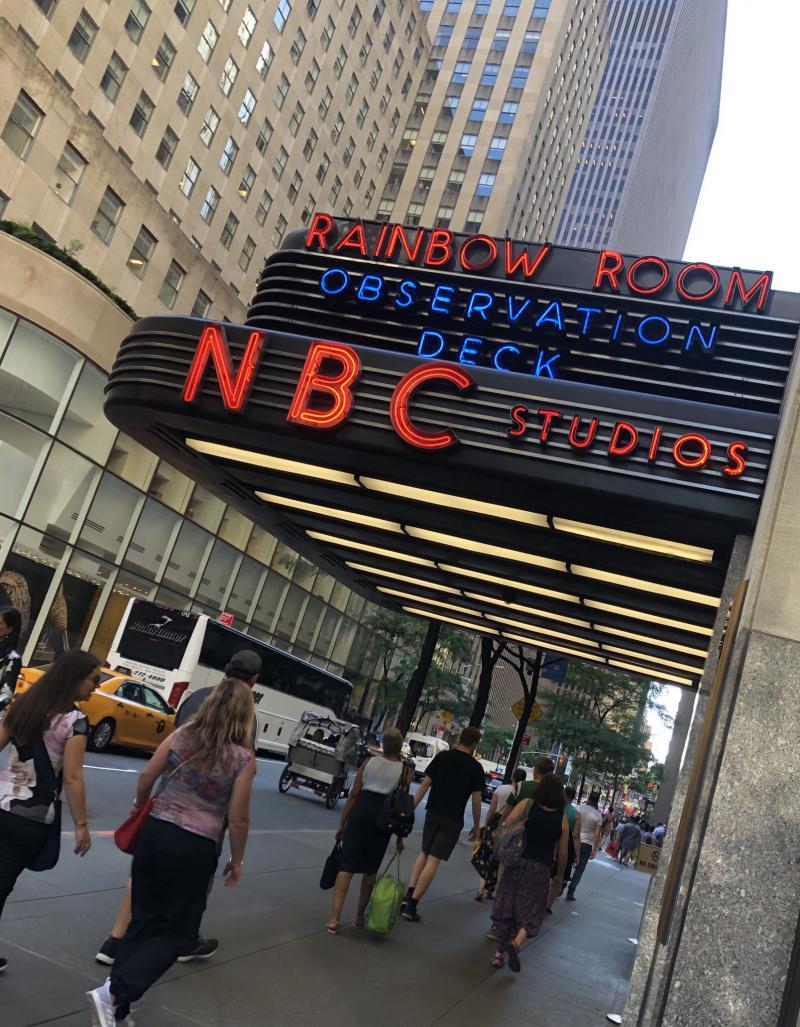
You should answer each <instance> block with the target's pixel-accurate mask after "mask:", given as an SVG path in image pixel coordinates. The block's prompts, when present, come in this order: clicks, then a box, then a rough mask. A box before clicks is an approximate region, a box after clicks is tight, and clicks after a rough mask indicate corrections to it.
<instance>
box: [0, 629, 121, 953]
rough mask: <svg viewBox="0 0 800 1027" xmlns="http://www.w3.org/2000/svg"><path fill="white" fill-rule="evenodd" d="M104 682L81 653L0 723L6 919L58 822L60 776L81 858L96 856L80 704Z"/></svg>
mask: <svg viewBox="0 0 800 1027" xmlns="http://www.w3.org/2000/svg"><path fill="white" fill-rule="evenodd" d="M99 683H100V666H99V664H98V662H97V657H96V656H93V655H92V653H85V652H82V651H81V650H80V649H74V650H72V651H70V652H67V653H64V654H63V655H62V656H60V657H59V658H58V659H57V660H56V662H55V663H54V664H53V665H52V666H51V667H50V668H49V669H48V670H46V671H45V673H44V674H43V675H42V676H41V677H40V678H39V680H38V681H37V682H35V684H33V685H32V686H31V687H30V688H29V689H28V691H27V692H25V693H23V694H22V695H20V696H17V698H16V699H14V700H13V702H12V703H11V704H10V705H9V707H8V712H7V713H6V716H5V719H4V720H3V721H2V722H0V752H2V751H3V750H4V749H10V750H11V755H10V758H9V760H8V762H7V763H6V765H5V767H3V769H2V770H0V913H2V910H3V905H4V904H5V901H6V899H7V898H8V896H9V895H10V894H11V891H12V889H13V887H14V885H15V883H16V880H17V878H18V877H19V875H20V874H21V873H22V871H23V870H24V869H25V868H26V867H28V866H30V864H31V863H33V862H34V861H35V859H36V857H37V855H38V854H39V852H41V851H42V848H43V847H44V845H45V842H46V841H47V839H48V835H49V833H50V832H49V825H50V824H52V823H53V820H54V817H55V803H54V799H55V796H54V794H53V789H52V778H53V776H55V778H56V780H57V782H58V790H59V791H60V786H61V779H62V776H63V781H64V788H65V791H66V793H67V802H68V803H69V808H70V812H71V813H72V819H73V821H74V823H75V853H76V855H78V856H85V855H86V853H87V852H88V851H89V847H90V846H91V840H90V838H89V826H88V821H87V817H86V796H85V791H84V785H83V756H84V753H85V752H86V736H87V734H88V730H89V725H88V722H87V720H86V715H85V714H84V713H82V712H81V711H80V710H78V709H76V708H75V703H76V702H84V701H85V700H86V699H88V698H89V696H90V695H91V694H92V692H93V691H94V690H95V688H97V686H98V684H99ZM42 743H44V744H42ZM46 760H48V761H49V763H50V767H52V771H51V770H50V768H48V767H47V765H46V763H45V762H44V761H46ZM5 968H6V960H5V959H0V971H2V970H5Z"/></svg>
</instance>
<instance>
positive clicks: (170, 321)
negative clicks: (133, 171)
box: [106, 214, 800, 687]
mask: <svg viewBox="0 0 800 1027" xmlns="http://www.w3.org/2000/svg"><path fill="white" fill-rule="evenodd" d="M798 322H800V297H798V296H797V295H794V294H787V293H780V292H776V291H775V290H773V289H772V283H771V276H770V275H769V274H768V273H762V272H749V271H743V270H741V269H737V268H719V267H714V266H712V265H710V264H706V263H694V264H682V263H678V262H675V261H665V260H662V259H661V258H659V257H656V256H645V257H639V258H635V257H629V256H627V255H624V254H619V253H616V252H613V251H603V252H601V253H597V252H590V251H582V250H576V249H570V248H566V247H555V246H550V245H549V244H543V245H539V244H536V245H532V244H526V243H523V242H516V241H512V240H509V239H493V238H491V237H489V236H486V235H481V234H479V235H475V236H465V235H456V234H453V233H451V232H449V231H448V230H445V229H424V228H408V227H403V226H400V225H393V224H383V223H378V222H361V221H352V220H345V219H335V218H332V217H330V216H328V215H326V214H317V215H315V216H314V218H313V220H312V223H311V226H310V228H309V229H308V230H306V231H303V232H294V233H292V234H291V235H290V236H289V237H288V238H287V239H286V241H285V243H284V245H283V247H282V248H281V249H280V250H279V251H277V252H276V253H274V254H273V255H272V256H271V257H270V258H269V259H268V261H267V262H266V264H265V267H264V270H263V272H262V274H261V278H260V281H259V285H258V291H257V293H256V296H255V298H254V300H253V303H252V305H251V307H250V310H249V312H248V318H247V323H246V324H245V325H234V324H230V323H216V322H206V321H203V320H199V319H195V318H189V317H178V316H156V317H148V318H145V319H143V320H141V321H139V322H138V323H137V324H136V325H135V326H134V327H133V329H132V331H131V334H130V335H129V336H128V337H127V338H126V339H125V340H124V341H123V343H122V346H121V348H120V350H119V354H118V356H117V360H116V362H115V365H114V368H113V370H112V373H111V376H110V378H109V383H108V387H107V400H106V413H107V415H108V417H109V418H110V420H111V421H112V422H113V423H114V424H116V425H118V426H119V427H120V428H122V429H123V430H124V431H126V432H127V433H129V434H130V435H132V436H133V437H134V438H135V439H137V440H138V441H139V442H141V443H142V444H143V445H145V446H147V447H148V448H150V449H152V450H155V451H156V452H158V453H159V454H161V455H162V456H163V457H165V458H166V459H168V460H169V461H170V463H172V464H174V465H175V466H177V467H179V468H180V469H181V470H183V471H184V472H185V473H186V474H188V475H190V476H191V477H192V478H193V479H195V480H197V481H199V482H201V483H203V484H204V485H206V486H207V487H209V488H211V489H212V490H214V491H215V492H216V493H217V494H218V495H219V496H220V497H222V498H223V499H225V500H226V502H229V503H231V504H232V505H234V506H236V507H238V508H239V509H240V510H241V511H242V512H243V513H246V514H247V515H248V516H249V517H251V518H252V519H253V520H254V521H256V523H259V524H261V525H263V526H264V527H266V528H268V529H269V530H270V531H271V532H273V533H274V534H276V535H277V536H278V537H279V538H281V539H283V540H284V541H286V542H287V543H288V544H289V545H291V546H292V547H293V548H295V549H296V550H298V551H299V552H300V553H302V554H303V555H304V556H306V557H307V558H309V559H310V560H312V561H314V562H315V563H317V564H318V565H319V566H321V567H322V568H323V569H325V570H327V571H328V572H330V573H331V574H333V575H335V576H336V577H337V578H339V579H341V580H344V581H346V582H347V583H348V584H349V585H350V586H351V587H352V588H354V589H355V590H356V591H357V592H359V593H360V594H362V595H364V596H366V597H367V598H369V599H371V600H373V601H375V602H378V603H381V604H384V605H388V606H391V607H393V608H395V609H402V610H405V611H407V612H408V613H411V614H415V615H419V616H422V617H425V618H429V619H440V620H443V621H447V622H451V623H453V624H456V625H458V626H462V627H464V628H465V629H468V630H472V631H475V632H476V633H479V634H480V633H489V634H493V635H502V636H505V637H507V638H510V639H514V640H519V641H523V642H526V643H529V644H530V645H532V646H541V647H543V648H546V649H548V650H549V651H552V652H559V653H563V654H566V655H568V656H571V657H578V658H581V659H586V660H589V661H593V662H596V663H599V664H605V665H609V666H614V667H620V668H623V669H627V670H629V671H631V672H632V673H635V674H642V675H645V676H647V677H651V678H654V679H658V680H662V681H668V682H675V683H677V684H680V685H684V686H686V687H694V686H696V685H697V683H698V680H699V677H700V675H701V674H702V671H703V666H704V663H705V659H706V654H707V650H708V645H709V640H710V637H711V634H712V629H713V625H714V621H715V618H716V616H717V611H718V607H719V603H720V593H721V589H722V584H723V580H724V577H725V573H726V568H727V565H728V561H729V557H730V551H731V547H732V544H733V539H734V537H735V535H736V534H737V533H739V532H749V531H751V530H752V527H753V525H754V523H755V520H756V517H757V514H758V509H759V504H760V500H761V496H762V493H763V489H764V484H765V480H766V475H767V471H768V467H769V461H770V455H771V452H772V447H773V443H774V438H775V434H776V431H777V425H778V419H779V414H780V408H781V403H782V397H783V391H784V388H785V385H786V380H787V376H788V372H789V367H790V364H791V360H792V355H793V350H794V344H795V340H796V336H797V331H798Z"/></svg>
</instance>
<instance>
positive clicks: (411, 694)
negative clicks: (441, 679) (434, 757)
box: [395, 620, 442, 735]
mask: <svg viewBox="0 0 800 1027" xmlns="http://www.w3.org/2000/svg"><path fill="white" fill-rule="evenodd" d="M441 630H442V622H441V621H440V620H431V621H428V629H427V631H426V632H425V641H424V642H423V643H422V649H421V651H420V654H419V662H418V663H417V666H416V667H415V669H414V673H413V674H412V675H411V679H410V680H409V682H408V688H407V689H406V694H405V698H404V699H403V705H402V706H401V707H400V712H399V713H398V715H397V721H396V723H395V727H396V728H397V729H398V730H399V732H400V734H402V735H404V734H406V733H407V731H408V729H409V727H410V726H411V721H412V720H413V719H414V712H415V710H416V708H417V703H418V702H419V697H420V695H421V694H422V689H423V686H424V685H425V679H426V678H427V676H428V671H429V670H430V666H431V663H432V661H433V654H434V652H435V651H436V643H437V642H438V641H439V633H440V631H441Z"/></svg>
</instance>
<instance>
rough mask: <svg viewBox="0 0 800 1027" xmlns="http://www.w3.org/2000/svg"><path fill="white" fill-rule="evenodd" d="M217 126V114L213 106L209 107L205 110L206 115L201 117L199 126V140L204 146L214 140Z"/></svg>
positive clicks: (209, 144)
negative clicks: (201, 120) (201, 122)
mask: <svg viewBox="0 0 800 1027" xmlns="http://www.w3.org/2000/svg"><path fill="white" fill-rule="evenodd" d="M218 128H219V114H217V112H216V111H215V110H214V108H213V107H209V108H208V110H207V111H206V116H205V118H203V124H202V126H201V128H200V141H201V142H202V143H203V144H204V145H205V146H211V143H212V142H213V140H214V136H215V134H216V131H217V129H218Z"/></svg>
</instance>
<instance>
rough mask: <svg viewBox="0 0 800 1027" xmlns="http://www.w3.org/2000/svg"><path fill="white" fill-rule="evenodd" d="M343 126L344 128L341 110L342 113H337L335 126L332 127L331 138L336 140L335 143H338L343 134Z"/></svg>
mask: <svg viewBox="0 0 800 1027" xmlns="http://www.w3.org/2000/svg"><path fill="white" fill-rule="evenodd" d="M343 128H344V118H343V117H342V115H341V112H340V113H338V114H337V115H336V120H335V121H334V123H333V128H332V129H331V139H332V140H333V141H334V143H338V142H339V139H340V138H341V135H342V129H343Z"/></svg>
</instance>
